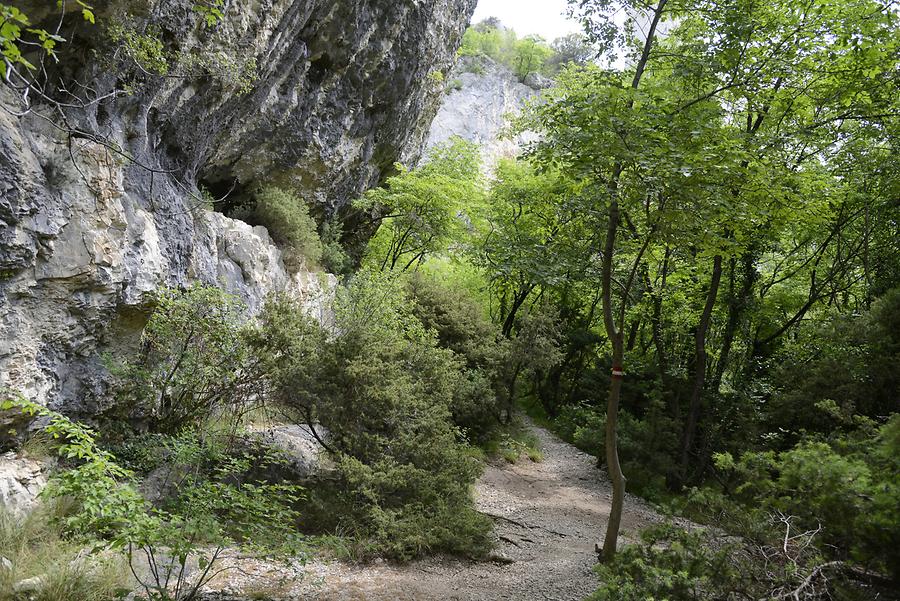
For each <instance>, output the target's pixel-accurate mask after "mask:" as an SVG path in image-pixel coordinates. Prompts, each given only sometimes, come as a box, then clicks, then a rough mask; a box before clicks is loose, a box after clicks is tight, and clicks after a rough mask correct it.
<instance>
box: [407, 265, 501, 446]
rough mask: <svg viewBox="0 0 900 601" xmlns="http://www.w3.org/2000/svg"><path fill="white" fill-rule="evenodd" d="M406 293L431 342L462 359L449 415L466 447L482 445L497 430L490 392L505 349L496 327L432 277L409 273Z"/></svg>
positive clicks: (469, 301)
mask: <svg viewBox="0 0 900 601" xmlns="http://www.w3.org/2000/svg"><path fill="white" fill-rule="evenodd" d="M409 294H410V297H411V300H412V301H413V307H412V311H413V314H414V315H415V317H416V318H417V319H418V320H419V321H421V322H422V324H423V325H424V326H425V327H426V328H427V329H429V330H433V331H434V332H435V333H436V334H437V343H438V345H439V346H441V347H442V348H447V349H450V350H452V351H453V352H454V353H455V354H456V355H457V356H459V357H460V358H462V359H463V360H464V362H465V365H464V366H462V367H461V370H462V371H461V373H460V376H459V377H458V378H457V380H456V385H455V389H454V392H453V399H452V402H451V405H450V411H451V414H452V416H453V421H454V423H455V424H456V425H457V426H459V427H460V428H462V429H463V431H464V432H465V433H466V435H467V437H468V438H469V440H470V441H471V442H481V441H484V440H486V439H487V438H488V437H489V436H490V434H491V432H492V431H493V430H494V429H495V428H496V427H497V426H498V425H499V417H500V407H499V405H498V402H497V395H496V389H497V386H498V385H499V383H500V379H501V377H502V368H503V365H504V361H505V359H506V353H507V350H508V348H509V346H508V345H506V344H504V343H503V341H502V340H500V339H499V332H498V331H497V328H496V327H495V326H494V325H493V324H491V323H490V321H489V320H488V319H487V318H486V317H485V315H484V312H483V311H482V309H481V307H479V306H478V304H477V303H475V302H474V301H473V300H472V299H471V298H470V297H469V296H468V295H467V294H466V293H464V292H461V291H459V290H456V289H453V288H451V287H449V286H448V285H447V284H445V283H441V282H440V281H439V280H438V279H437V278H436V277H433V276H424V275H421V274H413V276H412V277H410V279H409Z"/></svg>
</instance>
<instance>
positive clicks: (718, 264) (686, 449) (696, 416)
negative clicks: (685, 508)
mask: <svg viewBox="0 0 900 601" xmlns="http://www.w3.org/2000/svg"><path fill="white" fill-rule="evenodd" d="M721 280H722V255H716V257H715V258H714V259H713V270H712V278H711V279H710V282H709V292H708V293H707V295H706V306H705V307H703V314H702V315H701V316H700V324H699V325H698V327H697V333H696V335H695V338H694V342H695V349H694V383H693V387H692V388H691V401H690V407H689V409H688V418H687V423H686V424H685V427H684V433H683V436H682V438H681V462H680V467H681V473H680V479H681V483H682V484H683V483H684V480H685V479H686V477H687V470H688V466H689V464H690V453H691V449H692V448H693V446H694V436H695V435H696V433H697V423H698V422H699V421H700V412H701V409H702V403H701V401H702V400H703V384H704V383H705V381H706V334H707V332H708V331H709V324H710V322H711V321H712V313H713V309H714V308H715V306H716V297H717V296H718V295H719V283H720V282H721Z"/></svg>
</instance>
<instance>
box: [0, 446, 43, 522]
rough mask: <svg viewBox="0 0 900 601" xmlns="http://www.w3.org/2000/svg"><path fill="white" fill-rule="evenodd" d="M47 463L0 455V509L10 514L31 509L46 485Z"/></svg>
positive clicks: (9, 454)
mask: <svg viewBox="0 0 900 601" xmlns="http://www.w3.org/2000/svg"><path fill="white" fill-rule="evenodd" d="M48 472H49V466H48V464H47V463H45V462H42V461H38V460H36V459H30V458H28V457H23V456H19V455H16V454H15V453H12V452H9V453H3V454H2V455H0V508H2V509H4V510H6V511H10V512H12V513H17V514H18V513H25V512H27V511H28V510H29V509H31V508H32V507H33V506H34V504H35V501H36V500H37V497H38V495H39V494H40V492H41V491H42V490H43V489H44V487H45V486H46V485H47V474H48Z"/></svg>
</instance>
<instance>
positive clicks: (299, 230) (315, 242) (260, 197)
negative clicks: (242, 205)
mask: <svg viewBox="0 0 900 601" xmlns="http://www.w3.org/2000/svg"><path fill="white" fill-rule="evenodd" d="M255 200H256V208H255V209H254V211H253V219H254V221H255V222H256V223H258V224H260V225H263V226H265V227H266V229H268V230H269V233H270V234H271V235H272V238H273V239H274V240H275V242H276V243H277V244H279V245H281V246H282V247H283V248H284V263H285V265H286V266H287V267H288V269H292V270H295V271H296V270H299V269H301V268H302V267H304V266H307V267H308V266H315V265H319V263H320V262H321V260H322V243H321V241H320V240H319V235H318V234H317V233H316V222H315V220H313V218H312V217H310V215H309V209H308V208H307V206H306V204H305V203H304V202H303V200H301V199H300V198H298V197H297V196H296V195H294V194H293V193H292V192H289V191H287V190H283V189H281V188H276V187H274V186H265V187H263V188H262V189H261V190H260V191H259V192H257V194H256V196H255ZM332 251H333V249H332Z"/></svg>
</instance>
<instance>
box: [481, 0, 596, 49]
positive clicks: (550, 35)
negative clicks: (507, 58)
mask: <svg viewBox="0 0 900 601" xmlns="http://www.w3.org/2000/svg"><path fill="white" fill-rule="evenodd" d="M567 6H568V2H566V0H478V6H477V7H476V8H475V14H474V15H473V16H472V24H475V23H478V22H479V21H482V20H483V19H487V18H488V17H497V18H498V19H500V22H501V23H503V24H504V25H505V26H507V27H510V28H512V29H513V30H514V31H515V32H516V33H517V34H518V35H519V36H520V37H521V36H526V35H532V34H537V35H539V36H542V37H543V38H544V39H546V40H547V41H548V42H552V41H553V40H554V39H556V38H558V37H561V36H564V35H566V34H569V33H576V32H580V31H581V26H580V25H579V24H578V23H577V22H575V21H572V20H570V19H567V18H566V16H565V13H566V7H567Z"/></svg>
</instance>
